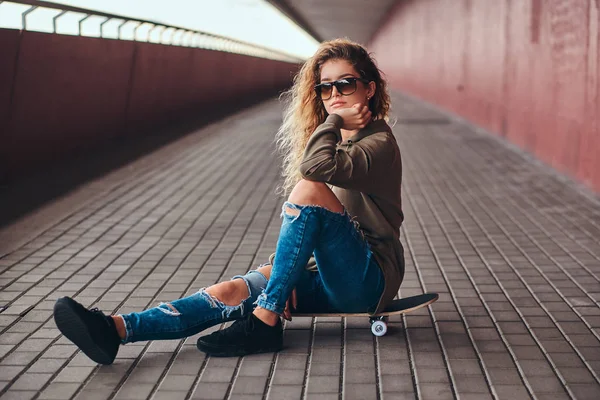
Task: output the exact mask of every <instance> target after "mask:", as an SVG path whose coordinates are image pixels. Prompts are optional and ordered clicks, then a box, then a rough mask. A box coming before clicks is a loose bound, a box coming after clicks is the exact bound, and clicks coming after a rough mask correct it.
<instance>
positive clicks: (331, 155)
mask: <svg viewBox="0 0 600 400" xmlns="http://www.w3.org/2000/svg"><path fill="white" fill-rule="evenodd" d="M342 123H343V119H342V118H341V117H340V116H339V115H336V114H331V115H329V116H328V117H327V119H326V120H325V122H324V123H322V124H321V125H319V127H318V128H317V129H316V130H315V132H314V133H313V135H312V136H311V137H310V139H309V141H308V144H307V145H306V149H305V150H304V155H303V158H302V163H301V164H300V173H301V174H302V176H303V177H304V179H306V180H310V181H317V182H324V183H329V184H331V185H334V186H338V187H341V188H344V189H350V190H358V191H361V192H366V193H368V192H371V191H372V190H373V189H374V188H375V187H377V185H378V183H379V182H380V181H381V180H382V177H384V176H385V170H386V168H387V169H389V168H390V167H391V166H392V164H393V162H394V157H395V153H394V146H393V145H392V143H389V141H388V140H387V135H385V136H383V135H370V136H368V137H366V138H364V139H362V140H360V141H358V142H356V143H350V144H349V145H347V146H346V145H344V146H339V147H338V146H337V143H338V142H339V141H341V139H342V136H341V132H340V129H341V126H342ZM381 174H383V175H381Z"/></svg>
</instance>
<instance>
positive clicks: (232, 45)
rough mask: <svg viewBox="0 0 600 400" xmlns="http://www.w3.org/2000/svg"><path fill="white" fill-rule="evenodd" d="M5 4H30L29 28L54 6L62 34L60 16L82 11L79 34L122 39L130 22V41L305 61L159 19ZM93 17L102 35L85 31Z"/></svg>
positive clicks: (27, 0) (24, 0)
mask: <svg viewBox="0 0 600 400" xmlns="http://www.w3.org/2000/svg"><path fill="white" fill-rule="evenodd" d="M3 4H21V5H28V6H29V8H27V9H26V10H24V11H22V12H21V29H22V30H28V29H27V19H28V16H29V15H30V14H31V13H32V12H33V11H35V10H37V9H54V10H58V11H59V13H58V14H56V15H55V16H54V17H51V18H52V28H53V29H52V32H53V33H59V32H58V29H57V26H58V21H59V19H60V18H61V17H64V16H65V15H66V14H69V13H74V14H83V16H80V19H79V20H78V33H77V35H78V36H90V37H100V38H104V39H119V40H127V39H126V38H125V36H124V34H123V28H124V27H125V26H126V25H127V24H129V25H132V24H133V25H135V27H134V28H133V38H132V39H131V40H134V41H139V42H149V43H158V44H165V45H171V46H185V47H195V48H201V49H210V50H218V51H225V52H229V53H237V54H244V55H249V56H254V57H261V58H268V59H272V60H279V61H285V62H292V63H298V62H302V61H303V60H302V59H301V58H299V57H296V56H294V55H291V54H288V53H285V52H282V51H278V50H273V49H270V48H268V47H264V46H260V45H256V44H252V43H248V42H244V41H241V40H237V39H232V38H228V37H225V36H221V35H216V34H212V33H208V32H203V31H199V30H194V29H188V28H182V27H178V26H173V25H167V24H163V23H160V22H156V21H150V20H143V19H138V18H132V17H126V16H123V15H117V14H109V13H105V12H101V11H94V10H88V9H85V8H80V7H73V6H68V5H64V4H56V3H51V2H46V1H37V0H10V1H2V0H0V6H2V5H3ZM91 17H101V18H103V19H104V20H103V21H102V22H100V26H99V30H100V34H99V35H89V34H83V23H84V22H85V21H87V20H88V19H90V18H91ZM112 21H117V22H118V21H121V22H120V24H119V25H118V26H117V35H116V37H114V36H112V37H111V36H110V35H108V34H107V32H106V24H107V23H109V22H112ZM142 27H145V28H147V29H148V30H147V32H146V34H145V35H143V34H141V33H140V30H141V28H142ZM158 30H160V33H159V34H158V39H157V40H156V39H155V40H151V38H152V36H153V35H155V33H156V32H158ZM167 33H169V34H170V37H168V38H165V36H166V35H167Z"/></svg>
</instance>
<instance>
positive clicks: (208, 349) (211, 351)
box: [196, 341, 283, 357]
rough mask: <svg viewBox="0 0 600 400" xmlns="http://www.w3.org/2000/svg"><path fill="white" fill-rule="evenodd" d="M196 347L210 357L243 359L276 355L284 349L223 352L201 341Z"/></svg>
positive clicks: (280, 347)
mask: <svg viewBox="0 0 600 400" xmlns="http://www.w3.org/2000/svg"><path fill="white" fill-rule="evenodd" d="M196 347H197V348H198V350H200V351H201V352H203V353H206V355H208V356H210V357H243V356H249V355H251V354H261V353H276V352H278V351H280V350H281V349H282V348H283V346H279V347H277V348H262V349H258V350H256V351H253V352H251V353H249V352H247V351H244V350H238V351H230V350H221V351H219V350H218V348H215V347H212V346H210V345H208V344H206V343H202V342H200V341H198V342H197V343H196Z"/></svg>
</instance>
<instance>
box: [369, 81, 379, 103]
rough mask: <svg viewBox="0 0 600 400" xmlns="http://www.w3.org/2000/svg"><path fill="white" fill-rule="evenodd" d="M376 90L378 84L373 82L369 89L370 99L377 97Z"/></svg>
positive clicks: (370, 83)
mask: <svg viewBox="0 0 600 400" xmlns="http://www.w3.org/2000/svg"><path fill="white" fill-rule="evenodd" d="M376 89H377V84H375V82H373V81H371V82H369V87H368V89H367V96H369V99H370V98H371V97H373V96H374V95H375V90H376Z"/></svg>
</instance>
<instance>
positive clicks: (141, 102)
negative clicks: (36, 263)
mask: <svg viewBox="0 0 600 400" xmlns="http://www.w3.org/2000/svg"><path fill="white" fill-rule="evenodd" d="M0 54H2V56H0V129H1V131H0V160H1V161H0V180H3V179H8V178H11V177H14V176H16V175H19V174H21V173H22V172H24V171H27V170H32V169H36V168H40V167H41V166H42V165H44V164H45V163H46V162H50V161H53V160H56V159H58V158H61V157H63V156H65V155H67V154H69V153H73V152H74V151H78V150H81V149H84V148H88V147H93V146H94V145H97V144H98V143H101V142H103V141H106V140H108V139H111V138H114V137H116V136H120V135H140V134H144V133H147V132H148V130H149V129H150V130H151V129H152V128H154V127H158V126H165V125H168V124H169V123H172V122H174V121H177V120H180V119H182V118H190V116H193V115H194V114H203V113H205V114H209V115H210V113H214V112H215V111H216V110H217V109H222V108H223V107H227V106H228V105H234V104H239V103H241V102H247V101H248V100H249V99H254V98H256V99H261V98H264V97H265V96H266V95H274V94H276V93H277V92H278V91H279V90H281V89H284V88H286V87H287V86H288V85H289V84H290V83H291V78H292V75H293V73H294V72H295V70H296V69H297V65H295V64H290V63H284V62H279V61H273V60H267V59H261V58H256V57H249V56H244V55H238V54H231V53H224V52H219V51H213V50H203V49H192V48H187V47H175V46H164V45H158V44H151V43H138V42H131V41H121V40H107V39H98V38H89V37H77V36H66V35H54V34H46V33H38V32H28V31H16V30H8V29H0Z"/></svg>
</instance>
